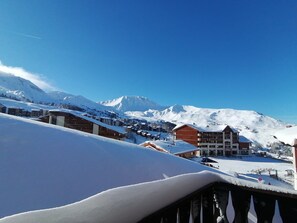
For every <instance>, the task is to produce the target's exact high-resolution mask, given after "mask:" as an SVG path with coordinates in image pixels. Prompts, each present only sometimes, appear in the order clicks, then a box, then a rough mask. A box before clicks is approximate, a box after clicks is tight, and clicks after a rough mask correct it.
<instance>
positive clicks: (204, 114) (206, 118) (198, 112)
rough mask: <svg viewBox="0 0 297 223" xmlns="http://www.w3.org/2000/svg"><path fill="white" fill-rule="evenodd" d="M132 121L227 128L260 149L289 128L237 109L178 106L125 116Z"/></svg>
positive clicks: (268, 118)
mask: <svg viewBox="0 0 297 223" xmlns="http://www.w3.org/2000/svg"><path fill="white" fill-rule="evenodd" d="M125 114H126V115H127V116H129V117H133V118H140V119H141V118H143V119H146V120H148V121H156V120H164V121H169V122H173V123H175V124H184V123H187V124H195V125H197V126H198V127H202V128H205V127H206V126H215V125H219V124H227V125H230V126H232V127H234V128H236V129H237V130H238V131H239V133H240V134H241V135H243V136H245V137H247V138H248V139H250V140H252V141H253V142H254V144H256V145H257V146H260V147H267V146H269V145H270V144H271V143H273V142H275V141H277V140H276V139H275V138H274V137H273V134H274V133H275V132H276V131H278V130H281V129H285V128H286V124H285V123H283V122H282V121H279V120H276V119H273V118H271V117H269V116H265V115H263V114H260V113H257V112H255V111H247V110H235V109H206V108H197V107H194V106H182V105H174V106H171V107H169V108H166V109H164V110H148V111H145V112H140V111H137V112H135V111H129V112H125Z"/></svg>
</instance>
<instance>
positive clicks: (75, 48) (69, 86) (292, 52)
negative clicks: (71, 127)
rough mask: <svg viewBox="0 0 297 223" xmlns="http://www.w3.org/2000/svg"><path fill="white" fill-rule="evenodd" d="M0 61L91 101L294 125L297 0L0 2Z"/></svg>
mask: <svg viewBox="0 0 297 223" xmlns="http://www.w3.org/2000/svg"><path fill="white" fill-rule="evenodd" d="M0 60H1V62H2V63H3V64H5V65H7V66H10V67H22V68H23V69H25V70H26V71H28V72H32V73H34V74H37V75H38V76H40V77H42V78H43V79H45V80H46V81H47V82H48V83H50V84H51V85H52V86H54V87H56V88H58V89H60V90H63V91H66V92H69V93H72V94H75V95H83V96H85V97H87V98H90V99H92V100H94V101H101V100H108V99H113V98H116V97H119V96H122V95H140V96H145V97H148V98H150V99H151V100H153V101H155V102H157V103H159V104H162V105H173V104H182V105H194V106H197V107H204V108H234V109H246V110H255V111H258V112H261V113H264V114H266V115H270V116H272V117H274V118H277V119H281V120H284V121H287V122H293V123H297V102H296V101H297V100H296V99H297V91H296V83H297V1H295V0H291V1H290V0H287V1H279V0H260V1H259V0H241V1H238V0H233V1H230V0H193V1H175V0H170V1H160V0H117V1H116V0H106V1H100V0H84V1H83V0H80V1H79V0H48V1H47V0H1V1H0Z"/></svg>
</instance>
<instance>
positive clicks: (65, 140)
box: [0, 113, 212, 218]
mask: <svg viewBox="0 0 297 223" xmlns="http://www.w3.org/2000/svg"><path fill="white" fill-rule="evenodd" d="M0 136H1V137H0V179H1V183H0V199H1V202H0V218H1V217H4V216H8V215H12V214H16V213H20V212H24V211H31V210H37V209H44V208H52V207H57V206H61V205H66V204H70V203H73V202H76V201H80V200H82V199H85V198H87V197H90V196H92V195H95V194H97V193H99V192H102V191H105V190H108V189H111V188H116V187H120V186H126V185H132V184H137V183H142V182H149V181H153V180H160V179H164V178H168V177H172V176H176V175H180V174H185V173H195V172H200V171H203V170H210V171H212V169H210V168H208V167H205V166H202V165H198V164H197V163H194V162H191V161H188V160H185V159H181V158H178V157H176V156H173V155H170V154H165V153H160V152H156V151H152V150H149V149H145V148H144V147H141V146H137V145H134V144H131V143H126V142H121V141H116V140H112V139H108V138H104V137H100V136H96V135H92V134H88V133H83V132H80V131H76V130H72V129H68V128H63V127H59V126H55V125H50V124H46V123H40V122H37V121H32V120H28V119H24V118H19V117H15V116H10V115H6V114H1V113H0Z"/></svg>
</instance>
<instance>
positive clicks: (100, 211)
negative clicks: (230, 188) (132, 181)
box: [0, 171, 296, 223]
mask: <svg viewBox="0 0 297 223" xmlns="http://www.w3.org/2000/svg"><path fill="white" fill-rule="evenodd" d="M213 182H229V183H233V184H235V185H240V186H248V187H251V188H262V189H265V190H271V191H272V190H273V191H279V192H289V193H294V192H293V191H286V190H284V189H281V188H276V187H273V186H267V185H259V184H255V183H251V182H247V181H242V180H239V179H236V178H233V177H229V176H223V175H220V174H216V173H212V172H209V171H202V172H200V173H189V174H184V175H179V176H175V177H171V178H167V179H163V180H157V181H154V182H147V183H141V184H136V185H131V186H124V187H119V188H114V189H110V190H107V191H104V192H102V193H99V194H97V195H95V196H92V197H90V198H87V199H85V200H82V201H80V202H76V203H74V204H70V205H67V206H63V207H58V208H53V209H47V210H40V211H32V212H27V213H22V214H17V215H14V216H10V217H6V218H3V219H2V220H0V223H35V222H42V223H60V222H63V223H80V222H88V223H97V222H119V220H120V222H122V223H126V222H127V223H130V222H138V221H140V220H141V219H143V218H144V217H146V216H148V215H150V214H151V213H154V212H155V211H157V210H160V209H161V208H163V207H166V206H168V205H169V204H171V203H173V202H175V201H177V200H179V199H181V198H183V197H185V196H187V195H188V194H190V193H193V192H194V191H196V190H198V189H199V188H202V187H204V186H207V185H208V184H210V183H213ZM295 194H296V192H295ZM229 202H230V205H231V201H229ZM231 206H232V205H231ZM232 210H233V209H232V207H231V209H230V210H228V215H229V217H230V221H231V220H232V218H233V217H234V212H233V211H232ZM250 213H251V214H253V216H255V215H256V213H255V211H254V210H253V209H251V210H250ZM232 216H233V217H232ZM254 218H255V217H254ZM274 218H275V219H274V221H273V222H280V216H279V214H276V216H275V217H274Z"/></svg>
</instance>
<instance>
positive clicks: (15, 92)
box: [0, 72, 50, 102]
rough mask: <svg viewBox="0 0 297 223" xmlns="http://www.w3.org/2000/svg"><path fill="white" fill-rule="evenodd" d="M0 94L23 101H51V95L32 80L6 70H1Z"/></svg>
mask: <svg viewBox="0 0 297 223" xmlns="http://www.w3.org/2000/svg"><path fill="white" fill-rule="evenodd" d="M0 95H2V96H5V97H10V98H13V99H17V100H21V101H34V102H49V101H50V97H49V96H48V95H47V94H46V93H45V92H44V91H43V90H41V89H40V88H39V87H37V86H36V85H35V84H33V83H32V82H30V81H28V80H26V79H24V78H21V77H17V76H14V75H12V74H9V73H4V72H0Z"/></svg>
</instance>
